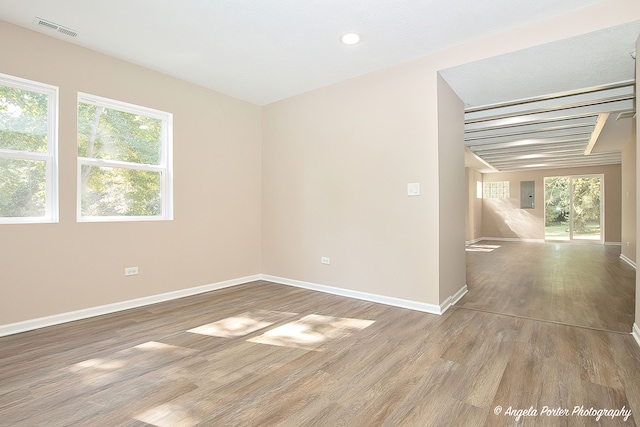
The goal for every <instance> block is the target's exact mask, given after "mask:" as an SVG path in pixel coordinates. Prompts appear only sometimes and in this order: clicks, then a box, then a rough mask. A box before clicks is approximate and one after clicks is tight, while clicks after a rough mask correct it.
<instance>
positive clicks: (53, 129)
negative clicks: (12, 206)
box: [0, 73, 60, 224]
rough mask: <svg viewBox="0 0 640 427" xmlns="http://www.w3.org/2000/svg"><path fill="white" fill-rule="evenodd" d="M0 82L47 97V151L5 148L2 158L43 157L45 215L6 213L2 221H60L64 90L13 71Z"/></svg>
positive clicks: (17, 222) (33, 159) (3, 75)
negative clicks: (60, 115) (61, 100)
mask: <svg viewBox="0 0 640 427" xmlns="http://www.w3.org/2000/svg"><path fill="white" fill-rule="evenodd" d="M0 85H2V86H7V87H11V88H15V89H19V90H24V91H27V92H34V93H39V94H41V95H45V96H46V97H47V131H46V132H47V152H46V154H43V153H37V152H30V151H17V150H8V149H7V150H1V152H0V154H1V155H0V158H9V159H17V160H27V161H42V162H44V163H45V205H44V208H45V213H44V215H43V216H41V217H2V218H0V224H23V223H26V224H32V223H57V222H58V221H59V205H58V198H59V192H58V143H59V141H58V108H59V101H58V100H59V98H60V96H59V95H60V93H59V89H58V87H57V86H53V85H49V84H46V83H40V82H37V81H34V80H27V79H23V78H20V77H15V76H11V75H9V74H2V73H0Z"/></svg>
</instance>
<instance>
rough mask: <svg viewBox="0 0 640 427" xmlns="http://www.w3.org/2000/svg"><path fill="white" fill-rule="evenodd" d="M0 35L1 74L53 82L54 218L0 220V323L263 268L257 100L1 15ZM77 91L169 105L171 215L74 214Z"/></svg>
mask: <svg viewBox="0 0 640 427" xmlns="http://www.w3.org/2000/svg"><path fill="white" fill-rule="evenodd" d="M0 40H2V41H3V43H0V72H1V73H5V74H10V75H14V76H19V77H22V78H27V79H31V80H36V81H39V82H43V83H47V84H51V85H56V86H58V87H59V88H60V100H59V105H60V117H59V170H60V173H59V176H60V222H59V223H58V224H38V225H0V241H1V242H2V244H1V245H0V263H1V265H2V267H1V269H0V287H1V290H2V298H0V324H9V323H13V322H18V321H22V320H26V319H32V318H37V317H42V316H47V315H53V314H58V313H63V312H69V311H73V310H78V309H84V308H90V307H94V306H99V305H104V304H109V303H114V302H119V301H125V300H130V299H135V298H139V297H144V296H150V295H155V294H160V293H164V292H168V291H173V290H178V289H184V288H189V287H194V286H199V285H206V284H211V283H216V282H219V281H223V280H228V279H235V278H240V277H244V276H248V275H253V274H257V273H260V261H261V260H260V258H261V254H260V239H261V233H260V220H261V212H260V203H261V199H260V192H261V184H260V182H261V133H260V132H261V123H260V120H261V118H260V108H259V107H257V106H254V105H251V104H248V103H245V102H241V101H238V100H235V99H232V98H230V97H227V96H224V95H221V94H218V93H214V92H212V91H209V90H206V89H203V88H201V87H198V86H195V85H192V84H189V83H186V82H184V81H181V80H177V79H174V78H170V77H167V76H165V75H162V74H159V73H156V72H152V71H149V70H147V69H144V68H141V67H138V66H135V65H132V64H129V63H126V62H122V61H119V60H116V59H113V58H111V57H108V56H105V55H101V54H99V53H96V52H93V51H90V50H87V49H84V48H81V47H78V46H74V45H72V44H69V43H64V42H61V41H58V40H56V39H53V38H50V37H46V36H44V35H42V34H39V33H36V32H33V31H28V30H25V29H22V28H19V27H15V26H13V25H10V24H7V23H5V22H2V21H0ZM78 91H81V92H86V93H90V94H95V95H99V96H104V97H108V98H113V99H117V100H120V101H125V102H130V103H134V104H139V105H143V106H147V107H151V108H156V109H159V110H164V111H169V112H172V113H173V114H174V122H173V124H174V173H175V179H174V190H175V204H174V217H175V220H173V221H154V222H120V223H81V224H79V223H76V211H75V209H76V154H77V153H76V152H77V146H76V118H75V116H76V96H77V92H78ZM129 266H138V267H139V269H140V274H139V275H138V276H133V277H127V278H125V277H124V268H125V267H129Z"/></svg>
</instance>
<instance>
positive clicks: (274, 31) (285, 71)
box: [0, 0, 602, 105]
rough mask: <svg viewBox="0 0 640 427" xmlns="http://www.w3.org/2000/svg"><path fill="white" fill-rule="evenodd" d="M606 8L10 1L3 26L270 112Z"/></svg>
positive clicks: (370, 0) (517, 0)
mask: <svg viewBox="0 0 640 427" xmlns="http://www.w3.org/2000/svg"><path fill="white" fill-rule="evenodd" d="M600 1H602V0H563V1H558V0H536V1H528V0H483V1H478V0H447V1H442V0H393V1H391V0H349V1H345V0H269V1H258V0H180V1H176V0H135V1H131V0H109V1H97V0H0V19H2V20H5V21H8V22H11V23H14V24H17V25H20V26H23V27H25V28H30V29H33V30H35V31H40V32H42V33H45V34H48V35H51V36H53V37H58V38H60V39H63V40H66V41H69V42H71V43H76V44H78V45H81V46H85V47H88V48H90V49H93V50H96V51H99V52H103V53H106V54H108V55H111V56H114V57H117V58H121V59H124V60H127V61H130V62H133V63H136V64H140V65H143V66H146V67H148V68H151V69H154V70H158V71H161V72H164V73H166V74H169V75H172V76H175V77H179V78H182V79H184V80H187V81H191V82H194V83H197V84H199V85H202V86H204V87H207V88H210V89H213V90H217V91H220V92H222V93H226V94H228V95H231V96H233V97H236V98H239V99H243V100H246V101H249V102H252V103H255V104H258V105H264V104H268V103H271V102H274V101H277V100H279V99H283V98H287V97H290V96H292V95H296V94H299V93H303V92H307V91H310V90H313V89H316V88H319V87H322V86H325V85H328V84H332V83H336V82H338V81H342V80H346V79H349V78H352V77H355V76H358V75H362V74H366V73H369V72H372V71H375V70H379V69H383V68H386V67H390V66H393V65H396V64H399V63H402V62H407V61H410V60H412V59H416V58H419V57H422V56H425V55H427V54H429V53H432V52H435V51H439V50H442V49H445V48H448V47H451V46H453V45H457V44H461V43H464V42H467V41H469V40H472V39H474V38H477V37H480V36H484V35H488V34H491V33H498V32H500V31H504V30H507V29H509V28H514V27H518V26H521V25H524V24H527V23H531V22H535V21H539V20H543V19H546V18H549V17H552V16H557V15H561V14H564V13H566V12H569V11H572V10H576V9H580V8H583V7H586V6H589V5H592V4H595V3H599V2H600ZM36 16H37V17H39V18H42V19H45V20H48V21H52V22H54V23H56V24H59V25H61V26H64V27H68V28H70V29H72V30H75V31H76V32H77V33H78V36H77V37H76V38H70V37H68V36H65V35H61V34H59V33H56V32H52V31H49V30H47V29H45V28H42V27H36V26H35V25H34V24H33V21H34V18H35V17H36ZM348 31H357V32H359V33H360V34H361V35H362V42H361V43H360V44H358V45H355V46H345V45H342V44H341V43H340V42H339V41H338V38H339V36H340V35H341V34H343V33H345V32H348ZM564 53H566V52H564ZM564 53H563V52H560V54H564ZM558 83H559V84H560V85H561V83H562V82H558ZM501 87H503V89H502V90H501V92H502V97H504V96H507V97H508V96H510V95H509V91H510V90H511V89H514V88H508V87H504V85H503V86H501ZM496 89H498V88H496ZM511 99H513V98H511ZM469 102H470V103H472V104H475V103H478V102H481V103H485V102H484V101H483V100H482V99H476V98H473V99H470V101H469Z"/></svg>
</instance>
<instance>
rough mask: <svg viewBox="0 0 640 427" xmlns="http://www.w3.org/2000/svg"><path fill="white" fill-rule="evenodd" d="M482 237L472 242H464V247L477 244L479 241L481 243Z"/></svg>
mask: <svg viewBox="0 0 640 427" xmlns="http://www.w3.org/2000/svg"><path fill="white" fill-rule="evenodd" d="M482 239H483V238H482V237H478V238H477V239H473V240H465V241H464V244H465V245H473V244H474V243H478V242H480V241H482Z"/></svg>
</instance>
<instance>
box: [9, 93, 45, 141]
mask: <svg viewBox="0 0 640 427" xmlns="http://www.w3.org/2000/svg"><path fill="white" fill-rule="evenodd" d="M47 98H48V97H47V95H44V94H41V93H36V92H31V91H27V90H22V89H16V88H12V87H8V86H2V85H0V148H3V149H9V150H19V151H30V152H34V153H46V152H47V117H48V116H47Z"/></svg>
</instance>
